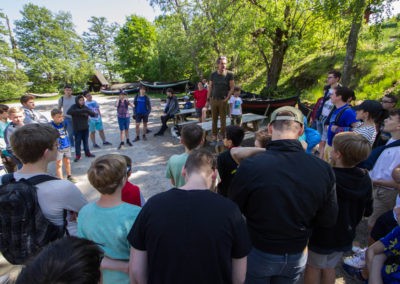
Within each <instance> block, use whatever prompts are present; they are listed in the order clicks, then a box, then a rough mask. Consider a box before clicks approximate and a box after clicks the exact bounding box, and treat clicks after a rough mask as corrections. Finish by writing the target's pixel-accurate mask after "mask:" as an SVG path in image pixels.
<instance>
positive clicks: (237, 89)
mask: <svg viewBox="0 0 400 284" xmlns="http://www.w3.org/2000/svg"><path fill="white" fill-rule="evenodd" d="M241 90H242V88H241V87H240V86H235V87H233V91H234V92H237V91H239V92H240V91H241Z"/></svg>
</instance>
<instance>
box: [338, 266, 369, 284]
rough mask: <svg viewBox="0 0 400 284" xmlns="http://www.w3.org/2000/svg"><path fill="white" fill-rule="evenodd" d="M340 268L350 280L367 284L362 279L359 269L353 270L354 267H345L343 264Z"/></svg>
mask: <svg viewBox="0 0 400 284" xmlns="http://www.w3.org/2000/svg"><path fill="white" fill-rule="evenodd" d="M342 268H343V270H344V271H345V272H346V274H347V275H348V276H350V277H351V278H353V279H355V280H358V281H362V282H364V283H368V282H366V281H367V279H364V277H363V276H362V272H361V268H355V267H353V266H350V265H347V264H345V263H343V264H342Z"/></svg>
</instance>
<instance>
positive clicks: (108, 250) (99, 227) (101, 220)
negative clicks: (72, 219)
mask: <svg viewBox="0 0 400 284" xmlns="http://www.w3.org/2000/svg"><path fill="white" fill-rule="evenodd" d="M139 212H140V207H139V206H136V205H131V204H128V203H125V202H124V203H122V204H120V205H118V206H115V207H110V208H105V207H100V206H98V205H97V204H96V203H89V204H87V205H85V206H84V207H83V208H82V209H81V210H80V211H79V215H78V236H79V237H82V238H85V239H88V240H92V241H94V242H95V243H98V244H99V245H100V247H101V248H102V249H103V250H104V254H105V255H106V256H107V257H110V258H113V259H117V260H123V261H129V254H130V245H129V242H128V240H127V236H128V233H129V231H130V230H131V228H132V226H133V223H134V222H135V220H136V217H137V216H138V214H139ZM102 272H103V283H104V284H114V283H121V284H124V283H126V284H129V283H130V282H129V275H128V274H126V273H123V272H119V271H113V270H107V269H104V270H103V271H102Z"/></svg>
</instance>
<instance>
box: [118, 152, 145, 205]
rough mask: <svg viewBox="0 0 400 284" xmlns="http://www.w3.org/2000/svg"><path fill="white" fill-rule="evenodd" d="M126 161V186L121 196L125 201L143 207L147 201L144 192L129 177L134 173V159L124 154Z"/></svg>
mask: <svg viewBox="0 0 400 284" xmlns="http://www.w3.org/2000/svg"><path fill="white" fill-rule="evenodd" d="M122 157H124V159H125V162H126V172H127V173H126V175H127V179H126V183H125V185H124V187H123V188H122V192H121V198H122V201H123V202H126V203H130V204H133V205H137V206H139V207H143V205H144V203H145V202H146V201H145V200H144V197H143V195H142V193H141V192H140V189H139V187H138V186H137V185H134V184H132V183H130V182H129V177H130V176H131V174H132V160H131V158H129V157H128V156H126V155H123V156H122Z"/></svg>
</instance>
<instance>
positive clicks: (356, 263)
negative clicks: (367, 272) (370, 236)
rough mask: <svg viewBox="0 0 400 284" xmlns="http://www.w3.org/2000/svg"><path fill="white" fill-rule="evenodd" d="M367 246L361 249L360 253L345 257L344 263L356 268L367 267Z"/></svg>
mask: <svg viewBox="0 0 400 284" xmlns="http://www.w3.org/2000/svg"><path fill="white" fill-rule="evenodd" d="M366 250H367V249H366V248H365V249H362V250H360V251H359V252H358V253H356V254H354V255H352V256H348V257H345V258H343V263H344V264H346V265H349V266H352V267H355V268H363V267H365V252H366Z"/></svg>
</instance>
